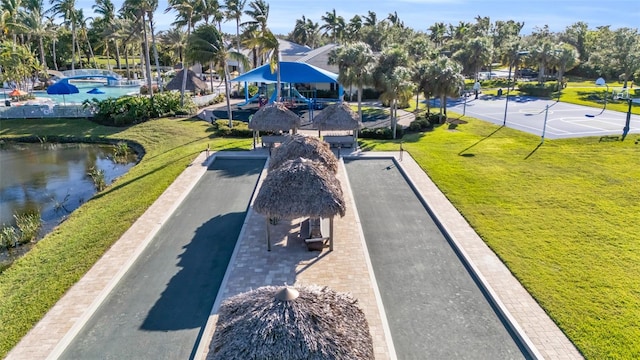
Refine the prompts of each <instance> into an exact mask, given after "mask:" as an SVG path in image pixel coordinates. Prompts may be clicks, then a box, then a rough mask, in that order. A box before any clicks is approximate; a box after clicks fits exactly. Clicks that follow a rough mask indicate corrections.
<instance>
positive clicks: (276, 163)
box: [269, 134, 338, 174]
mask: <svg viewBox="0 0 640 360" xmlns="http://www.w3.org/2000/svg"><path fill="white" fill-rule="evenodd" d="M297 158H305V159H309V160H313V161H317V162H319V163H320V164H322V165H323V166H325V167H326V168H327V169H329V170H330V171H331V172H333V173H334V174H335V173H337V172H338V159H337V158H336V156H335V155H334V154H333V152H332V151H331V149H329V144H327V143H326V142H324V141H322V140H320V139H318V138H317V137H311V136H304V135H299V134H296V135H292V136H288V137H287V140H285V141H284V142H283V143H282V144H281V145H280V146H278V147H277V148H275V149H274V151H273V154H272V155H271V159H270V160H269V171H271V170H273V169H275V168H278V167H280V166H281V165H282V164H283V163H284V162H285V161H287V160H292V159H297Z"/></svg>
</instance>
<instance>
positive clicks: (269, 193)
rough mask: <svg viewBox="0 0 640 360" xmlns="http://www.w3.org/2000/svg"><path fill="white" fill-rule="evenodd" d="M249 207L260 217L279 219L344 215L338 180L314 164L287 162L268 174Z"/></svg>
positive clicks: (301, 159) (298, 160)
mask: <svg viewBox="0 0 640 360" xmlns="http://www.w3.org/2000/svg"><path fill="white" fill-rule="evenodd" d="M253 208H254V209H255V210H256V211H257V212H258V213H260V214H264V215H267V216H270V217H271V216H277V217H279V218H282V219H295V218H298V217H306V216H309V217H324V218H329V217H333V216H335V215H337V214H340V216H344V212H345V203H344V195H343V194H342V188H341V187H340V181H339V180H338V179H337V178H336V177H335V175H334V174H332V173H331V172H330V171H329V170H327V169H326V168H325V167H323V166H321V165H319V164H318V163H317V162H315V161H311V160H308V159H303V158H298V159H295V160H288V161H287V162H285V163H284V164H282V165H281V166H280V167H278V168H276V169H274V170H273V171H270V172H269V173H268V174H267V177H266V178H265V179H264V182H263V183H262V186H261V187H260V191H259V192H258V195H257V196H256V200H255V202H254V205H253Z"/></svg>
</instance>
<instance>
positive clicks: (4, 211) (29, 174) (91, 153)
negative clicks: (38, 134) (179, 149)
mask: <svg viewBox="0 0 640 360" xmlns="http://www.w3.org/2000/svg"><path fill="white" fill-rule="evenodd" d="M114 149H115V147H114V146H111V145H98V144H24V143H5V144H2V146H0V225H2V224H6V225H10V224H11V225H14V219H13V214H16V213H18V214H22V213H24V212H30V211H33V210H39V211H40V215H41V218H42V221H43V224H42V225H43V226H42V231H41V234H44V233H47V232H49V231H51V229H53V227H55V226H56V225H58V224H59V223H60V222H61V221H62V220H63V219H64V218H65V217H66V216H68V215H69V213H71V212H72V211H73V210H75V209H77V208H78V207H79V206H80V205H82V203H84V202H85V201H87V200H89V199H90V198H91V197H92V196H93V195H94V194H95V192H96V191H95V187H94V183H93V181H92V180H91V177H89V176H88V173H89V171H90V169H91V168H92V167H95V168H96V169H99V170H103V171H104V177H105V182H106V184H111V183H112V182H113V181H114V180H115V179H116V178H117V177H119V176H122V175H123V174H125V173H126V172H127V171H128V170H129V169H130V168H131V167H133V165H135V163H136V162H137V157H136V155H135V153H133V151H131V153H132V154H130V155H129V156H128V157H126V158H125V159H124V161H120V160H121V159H118V160H119V161H114Z"/></svg>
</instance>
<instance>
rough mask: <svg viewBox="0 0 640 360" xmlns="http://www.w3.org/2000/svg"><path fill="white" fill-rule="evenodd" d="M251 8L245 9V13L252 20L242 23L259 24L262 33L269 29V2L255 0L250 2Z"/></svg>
mask: <svg viewBox="0 0 640 360" xmlns="http://www.w3.org/2000/svg"><path fill="white" fill-rule="evenodd" d="M249 7H250V8H251V9H250V10H245V11H244V13H245V15H247V16H249V17H250V18H251V20H249V21H245V22H244V23H242V24H240V25H243V26H244V25H257V26H258V27H259V28H260V31H261V32H262V33H265V32H266V31H267V20H268V19H269V4H268V3H267V2H265V1H264V0H253V1H252V2H250V3H249Z"/></svg>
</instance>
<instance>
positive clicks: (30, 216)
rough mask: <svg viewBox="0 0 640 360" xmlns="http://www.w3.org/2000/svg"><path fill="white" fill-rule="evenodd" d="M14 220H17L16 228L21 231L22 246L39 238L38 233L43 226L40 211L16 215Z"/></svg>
mask: <svg viewBox="0 0 640 360" xmlns="http://www.w3.org/2000/svg"><path fill="white" fill-rule="evenodd" d="M13 218H14V219H16V226H17V227H18V230H20V240H19V242H20V243H21V244H26V243H29V242H32V241H35V240H36V239H37V238H38V232H39V231H40V227H41V226H42V221H41V220H40V212H39V211H37V210H34V211H30V212H26V213H23V214H14V215H13Z"/></svg>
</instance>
